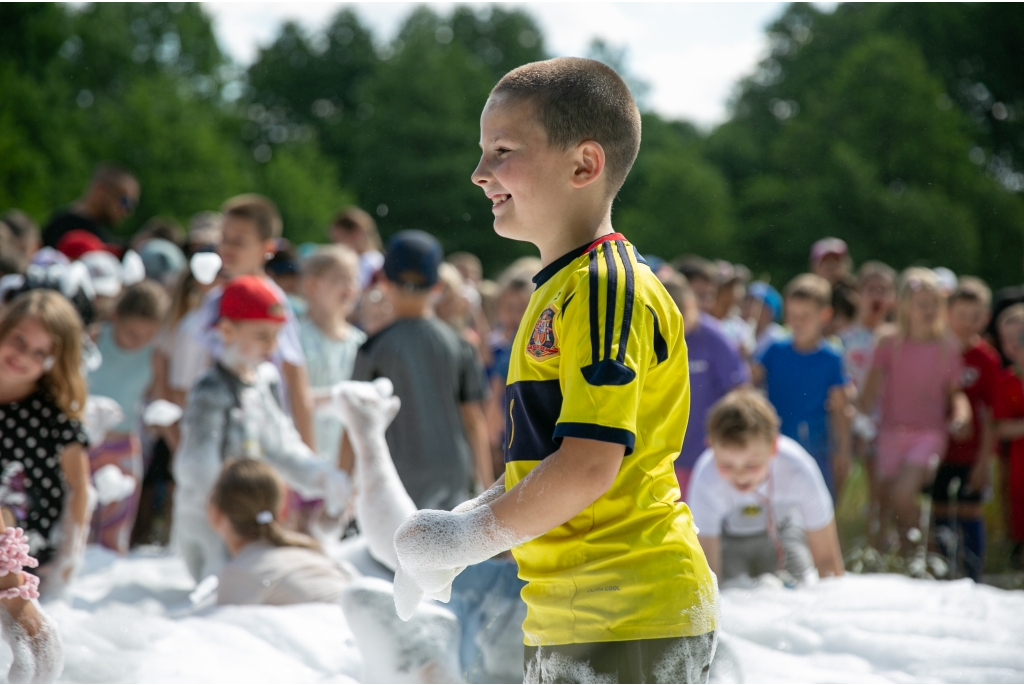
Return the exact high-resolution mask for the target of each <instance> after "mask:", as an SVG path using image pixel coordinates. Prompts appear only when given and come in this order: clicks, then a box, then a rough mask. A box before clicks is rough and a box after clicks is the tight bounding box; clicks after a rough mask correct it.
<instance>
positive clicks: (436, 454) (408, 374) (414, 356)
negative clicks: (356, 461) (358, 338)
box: [353, 318, 487, 509]
mask: <svg viewBox="0 0 1024 685" xmlns="http://www.w3.org/2000/svg"><path fill="white" fill-rule="evenodd" d="M381 377H384V378H389V379H391V382H392V383H394V386H395V394H396V395H398V397H399V398H400V399H401V400H402V408H401V410H399V412H398V416H397V417H395V420H394V422H393V423H392V424H391V427H390V428H388V432H387V441H388V448H389V449H390V450H391V458H392V460H394V462H395V468H397V469H398V475H399V476H400V477H401V479H402V484H403V485H404V486H405V489H406V490H407V491H408V492H409V496H410V497H412V499H413V501H414V502H415V503H416V506H417V507H419V508H420V509H452V508H454V507H456V506H458V505H459V504H461V503H462V502H463V501H465V500H466V499H467V498H468V497H469V486H470V482H471V476H472V473H473V467H472V465H473V453H472V451H471V449H470V446H469V442H468V440H467V439H466V432H465V428H464V427H463V424H462V412H461V407H460V405H461V404H463V403H465V402H479V401H481V400H483V399H485V398H486V396H487V385H486V383H485V382H484V371H483V366H482V365H481V364H480V361H479V360H478V359H477V358H476V354H475V353H474V352H473V348H472V346H471V345H470V344H469V343H468V342H466V341H465V340H464V339H463V338H462V336H460V335H459V334H458V333H457V332H456V331H455V330H454V329H453V328H451V327H450V326H449V325H448V324H446V323H444V322H443V321H440V320H438V319H434V318H430V319H401V320H399V321H396V322H395V323H393V324H392V325H390V326H388V327H387V328H385V329H384V330H382V331H380V332H379V333H377V334H376V335H375V336H373V337H372V338H370V339H369V340H367V341H366V343H364V344H363V346H362V347H361V348H360V349H359V354H358V355H357V356H356V367H355V372H354V374H353V379H354V380H357V381H372V380H373V379H375V378H381Z"/></svg>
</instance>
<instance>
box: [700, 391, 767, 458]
mask: <svg viewBox="0 0 1024 685" xmlns="http://www.w3.org/2000/svg"><path fill="white" fill-rule="evenodd" d="M779 425H780V421H779V415H778V414H777V413H776V412H775V408H774V407H772V405H771V403H769V402H768V400H767V399H766V398H765V397H764V395H762V394H761V393H759V392H757V391H756V390H747V389H742V390H733V391H732V392H730V393H728V394H727V395H726V396H725V397H723V398H722V399H720V400H718V402H716V403H715V405H714V406H713V407H711V409H710V411H709V412H708V425H707V435H708V439H709V440H710V441H711V444H712V445H726V446H729V447H746V446H747V444H749V443H750V441H751V440H752V439H758V440H763V441H764V442H768V443H771V442H773V441H774V440H775V438H776V437H778V435H779Z"/></svg>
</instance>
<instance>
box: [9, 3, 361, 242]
mask: <svg viewBox="0 0 1024 685" xmlns="http://www.w3.org/2000/svg"><path fill="white" fill-rule="evenodd" d="M239 76H244V73H241V72H239V70H237V69H234V68H232V66H231V65H230V64H229V63H228V62H226V61H225V58H224V55H223V54H222V53H221V51H220V49H219V48H218V46H217V42H216V40H215V39H214V35H213V30H212V26H211V23H210V19H209V17H208V16H207V15H206V14H205V13H204V12H203V10H202V9H201V6H199V5H196V4H186V3H153V4H120V3H98V4H92V5H84V6H80V7H72V6H58V5H49V4H27V3H26V4H19V3H8V4H3V5H0V92H2V93H3V94H4V97H3V98H2V99H0V206H2V207H5V208H6V207H10V206H18V207H21V208H23V209H25V210H26V211H28V212H29V213H30V214H32V215H33V216H34V217H35V218H36V219H37V220H39V221H45V220H46V218H47V217H48V215H49V214H50V213H51V212H52V211H53V210H54V209H56V208H58V207H60V206H62V205H65V204H67V203H69V202H70V201H72V200H74V199H75V198H76V197H77V196H79V195H80V194H81V193H82V192H83V190H84V189H85V187H86V185H87V183H88V179H89V176H90V174H91V172H92V169H93V167H94V166H95V164H96V163H97V162H99V161H111V162H115V163H119V164H122V165H124V166H126V167H128V168H130V169H132V170H133V171H135V173H136V174H137V175H138V177H139V181H140V183H141V186H142V189H143V192H142V198H141V203H140V205H139V208H138V211H137V212H136V214H135V216H134V217H132V218H131V219H130V220H129V221H127V222H126V223H125V225H123V226H121V227H120V231H121V233H122V234H124V235H128V234H130V233H131V232H132V231H134V230H136V229H137V228H138V227H139V225H141V223H142V222H143V221H144V220H145V219H147V218H148V217H150V216H153V215H155V214H161V215H164V216H170V217H174V218H176V219H178V220H179V221H182V222H186V221H187V220H188V218H189V217H190V216H191V215H192V214H193V213H195V212H197V211H200V210H204V209H216V208H218V207H219V206H220V204H221V203H222V202H223V201H224V200H225V199H226V198H228V197H229V196H231V195H233V194H236V193H240V192H245V191H253V190H255V191H257V192H265V193H267V194H268V195H271V196H273V198H274V199H275V201H276V202H277V203H278V205H279V206H280V208H281V212H282V214H283V215H284V217H285V221H286V224H285V225H286V229H285V230H286V234H287V235H288V236H289V237H291V238H292V239H293V240H297V241H301V240H311V239H314V240H315V239H318V238H320V237H321V236H322V232H323V226H324V225H325V224H326V222H327V221H329V218H330V216H331V214H332V213H333V212H334V211H335V210H336V209H337V207H338V205H339V204H342V203H345V202H349V201H351V200H352V199H354V198H353V196H352V195H351V193H348V192H346V191H344V190H343V189H342V187H341V184H340V182H339V181H338V177H337V172H336V170H335V165H334V163H333V162H332V161H331V160H330V159H328V158H327V157H326V156H325V155H324V154H323V153H321V152H320V150H319V149H318V147H317V145H316V144H315V143H314V142H313V141H312V135H308V136H305V137H303V136H302V135H301V131H299V132H295V131H292V132H290V133H291V135H290V136H289V137H287V138H286V140H281V141H280V142H281V143H282V145H280V146H279V147H278V148H276V149H274V150H271V149H270V148H269V147H265V148H264V149H262V150H259V149H256V148H257V147H258V146H252V145H250V144H249V143H248V142H247V141H245V140H244V139H243V137H242V136H241V135H240V134H239V131H240V130H241V128H242V126H243V124H244V122H245V119H244V118H243V116H241V113H240V108H239V107H238V106H237V105H235V104H233V103H232V102H230V101H229V100H228V99H227V98H225V97H224V91H225V90H227V91H230V89H231V86H232V85H233V81H236V80H237V79H238V78H239Z"/></svg>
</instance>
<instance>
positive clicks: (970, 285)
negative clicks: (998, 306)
mask: <svg viewBox="0 0 1024 685" xmlns="http://www.w3.org/2000/svg"><path fill="white" fill-rule="evenodd" d="M954 302H977V303H978V304H980V305H982V306H983V307H985V308H986V309H987V308H988V307H990V306H991V305H992V291H991V290H989V287H988V286H987V285H985V281H983V280H981V279H980V278H978V277H977V276H961V277H960V278H959V279H957V282H956V289H955V290H953V292H952V293H950V295H949V304H953V303H954Z"/></svg>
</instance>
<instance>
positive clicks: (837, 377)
mask: <svg viewBox="0 0 1024 685" xmlns="http://www.w3.org/2000/svg"><path fill="white" fill-rule="evenodd" d="M832 362H833V364H832V368H831V369H830V370H829V382H828V387H829V389H831V388H834V387H836V386H837V385H846V384H847V383H849V382H850V379H849V376H847V374H846V369H845V368H843V355H842V354H840V353H838V352H836V353H834V354H833V356H832Z"/></svg>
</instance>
